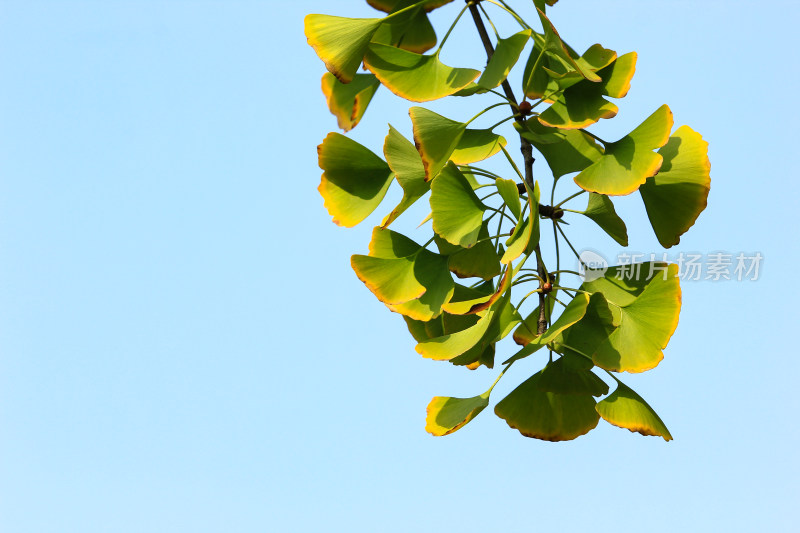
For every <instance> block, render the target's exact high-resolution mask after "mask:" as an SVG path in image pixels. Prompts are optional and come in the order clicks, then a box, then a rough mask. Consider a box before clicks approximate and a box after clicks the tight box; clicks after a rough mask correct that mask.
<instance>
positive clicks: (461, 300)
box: [439, 283, 494, 336]
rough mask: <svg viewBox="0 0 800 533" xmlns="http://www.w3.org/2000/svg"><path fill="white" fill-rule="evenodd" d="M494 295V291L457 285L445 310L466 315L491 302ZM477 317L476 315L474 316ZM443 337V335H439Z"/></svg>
mask: <svg viewBox="0 0 800 533" xmlns="http://www.w3.org/2000/svg"><path fill="white" fill-rule="evenodd" d="M493 294H494V290H489V291H488V292H487V291H485V290H483V289H481V288H480V286H479V287H478V288H472V287H465V286H463V285H460V284H458V283H456V286H455V291H454V292H453V297H452V298H450V301H449V302H447V303H446V304H445V305H444V307H443V308H444V310H445V311H446V312H448V313H450V314H453V315H466V314H468V313H469V311H470V310H471V309H472V308H473V307H475V306H476V305H479V304H483V303H486V302H488V301H489V299H490V298H491V297H492V295H493ZM473 316H475V315H473ZM439 336H441V335H439Z"/></svg>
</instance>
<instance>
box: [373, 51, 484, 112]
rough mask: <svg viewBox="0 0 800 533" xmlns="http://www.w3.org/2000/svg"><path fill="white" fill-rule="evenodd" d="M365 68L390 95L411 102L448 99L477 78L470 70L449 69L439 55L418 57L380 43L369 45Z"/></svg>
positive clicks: (418, 55)
mask: <svg viewBox="0 0 800 533" xmlns="http://www.w3.org/2000/svg"><path fill="white" fill-rule="evenodd" d="M364 64H365V66H366V67H367V68H368V69H369V70H370V72H372V73H373V74H375V76H377V77H378V79H379V80H380V81H381V83H382V84H384V85H385V86H386V87H388V88H389V90H390V91H392V92H393V93H394V94H396V95H397V96H400V97H401V98H405V99H406V100H411V101H414V102H427V101H430V100H437V99H439V98H443V97H445V96H449V95H451V94H453V93H455V92H458V91H459V90H461V89H463V88H464V87H466V86H467V85H469V83H470V82H472V81H473V80H474V79H475V78H477V77H478V75H479V74H480V72H479V71H477V70H474V69H471V68H453V67H449V66H447V65H445V64H444V63H442V62H441V61H440V60H439V54H438V53H436V54H432V55H421V54H416V53H414V52H410V51H408V50H403V49H401V48H395V47H394V46H388V45H385V44H379V43H372V44H370V45H369V47H368V49H367V52H366V56H365V57H364Z"/></svg>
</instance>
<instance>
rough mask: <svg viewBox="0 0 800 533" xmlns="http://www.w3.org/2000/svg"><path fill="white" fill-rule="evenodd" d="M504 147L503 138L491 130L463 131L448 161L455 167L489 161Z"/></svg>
mask: <svg viewBox="0 0 800 533" xmlns="http://www.w3.org/2000/svg"><path fill="white" fill-rule="evenodd" d="M505 145H506V139H505V137H503V136H501V135H497V134H496V133H492V130H472V129H467V130H464V134H463V135H462V136H461V138H460V139H459V140H458V144H457V145H456V149H455V150H453V153H452V154H450V160H451V161H452V162H453V163H455V164H456V165H468V164H470V163H475V162H477V161H483V160H484V159H489V158H490V157H492V156H493V155H494V154H496V153H497V152H499V151H500V150H501V149H502V148H501V147H503V146H505Z"/></svg>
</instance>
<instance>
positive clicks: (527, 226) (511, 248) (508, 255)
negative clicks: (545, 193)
mask: <svg viewBox="0 0 800 533" xmlns="http://www.w3.org/2000/svg"><path fill="white" fill-rule="evenodd" d="M525 190H526V191H527V194H528V201H527V211H528V218H526V219H525V220H523V221H522V222H520V223H518V224H517V225H516V227H515V228H514V232H513V233H512V234H511V237H509V238H508V240H507V241H506V252H505V253H504V254H503V257H501V258H500V262H501V263H503V264H508V263H511V262H512V261H514V260H515V259H516V258H518V257H519V256H521V255H522V254H523V253H524V252H525V251H526V250H527V249H528V248H532V247H534V246H536V244H537V243H538V242H539V182H536V183H535V184H534V190H531V189H530V187H529V186H528V184H527V183H525Z"/></svg>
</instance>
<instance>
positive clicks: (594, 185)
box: [575, 105, 672, 195]
mask: <svg viewBox="0 0 800 533" xmlns="http://www.w3.org/2000/svg"><path fill="white" fill-rule="evenodd" d="M671 129H672V112H671V111H670V110H669V107H667V106H666V105H663V106H661V107H660V108H658V109H657V110H656V111H655V112H654V113H653V114H652V115H650V116H649V117H648V118H647V119H646V120H645V121H644V122H642V123H641V124H640V125H639V126H638V127H637V128H636V129H635V130H633V131H632V132H631V133H629V134H628V135H626V136H625V137H623V138H622V139H620V140H619V141H617V142H613V143H609V144H607V145H606V149H605V153H604V154H603V157H601V158H600V159H598V160H597V161H595V162H594V163H592V164H591V165H590V166H588V167H587V168H585V169H584V170H582V171H581V173H580V174H578V175H577V176H575V183H576V184H578V186H579V187H581V188H582V189H585V190H587V191H589V192H596V193H599V194H608V195H625V194H630V193H632V192H633V191H635V190H636V189H638V188H639V186H640V185H641V184H643V183H644V182H645V181H646V180H647V178H649V177H651V176H654V175H655V174H656V172H658V170H659V168H661V163H662V161H663V158H662V157H661V155H659V154H657V153H655V152H653V150H655V149H657V148H660V147H662V146H664V144H666V142H667V139H668V138H669V132H670V130H671Z"/></svg>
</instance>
